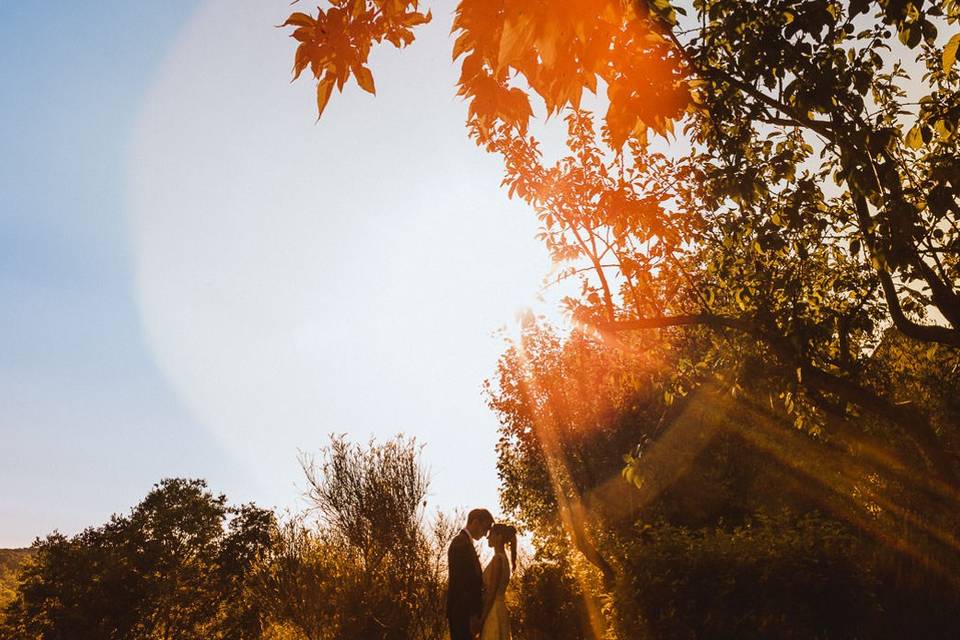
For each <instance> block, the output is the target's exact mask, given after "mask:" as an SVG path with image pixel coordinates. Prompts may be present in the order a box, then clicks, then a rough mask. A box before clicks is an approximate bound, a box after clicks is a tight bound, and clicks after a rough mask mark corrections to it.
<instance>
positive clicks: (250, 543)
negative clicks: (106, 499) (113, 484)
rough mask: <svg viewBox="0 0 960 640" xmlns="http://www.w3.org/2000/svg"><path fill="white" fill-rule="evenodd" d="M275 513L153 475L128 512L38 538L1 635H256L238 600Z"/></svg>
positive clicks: (251, 616) (252, 607)
mask: <svg viewBox="0 0 960 640" xmlns="http://www.w3.org/2000/svg"><path fill="white" fill-rule="evenodd" d="M272 522H273V514H272V513H271V512H269V511H264V510H262V509H259V508H257V507H255V506H253V505H243V506H241V507H230V506H228V505H227V503H226V498H225V497H224V496H222V495H221V496H214V495H213V494H211V493H210V492H209V491H208V490H207V487H206V483H205V482H204V481H202V480H184V479H168V480H163V481H161V482H160V483H159V484H158V485H156V486H154V488H153V489H152V490H151V491H150V493H149V494H147V496H146V497H145V498H144V499H143V501H142V502H141V503H140V504H139V505H137V506H136V507H134V508H133V509H132V510H131V512H130V515H129V516H119V515H115V516H113V517H112V518H111V519H110V521H109V522H108V523H107V524H105V525H103V526H101V527H91V528H88V529H86V530H85V531H83V532H82V533H80V534H78V535H76V536H74V537H72V538H68V537H66V536H63V535H62V534H59V533H53V534H51V535H49V536H47V538H45V539H43V540H39V539H38V540H37V541H36V542H35V543H34V544H33V547H32V552H33V555H32V557H31V558H30V560H28V561H27V563H26V565H25V566H24V567H23V568H22V569H21V571H20V574H19V582H18V584H17V595H16V598H15V599H14V601H13V602H12V603H11V604H10V605H8V606H7V609H6V614H7V615H6V621H5V624H6V628H5V629H4V637H9V638H24V639H25V638H43V639H44V640H52V639H56V638H90V639H96V638H111V639H114V638H155V639H158V640H159V639H170V638H177V639H189V638H228V637H229V638H240V639H243V638H256V637H259V634H260V615H259V611H258V604H257V603H256V602H249V601H245V600H244V599H243V595H244V589H245V584H246V580H247V578H248V575H249V573H250V571H251V568H252V566H253V564H254V562H255V561H256V560H257V559H258V557H259V556H260V555H261V554H262V553H263V552H264V551H265V549H266V547H267V545H268V544H269V531H270V526H271V524H272Z"/></svg>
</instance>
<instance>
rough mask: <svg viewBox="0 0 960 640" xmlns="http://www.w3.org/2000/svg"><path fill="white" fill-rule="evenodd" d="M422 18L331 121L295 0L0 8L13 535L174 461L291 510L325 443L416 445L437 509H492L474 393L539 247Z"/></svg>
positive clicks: (0, 515)
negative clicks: (479, 142) (289, 22)
mask: <svg viewBox="0 0 960 640" xmlns="http://www.w3.org/2000/svg"><path fill="white" fill-rule="evenodd" d="M431 8H432V9H433V13H434V16H435V20H434V23H433V24H431V25H429V26H428V27H426V28H424V29H422V30H421V31H420V33H419V35H418V41H417V42H416V43H414V45H413V46H412V47H410V48H409V49H408V50H406V51H403V52H397V51H393V50H377V51H375V52H374V55H373V57H372V60H371V63H372V66H373V69H374V73H375V76H376V78H377V88H378V95H377V96H376V97H375V98H374V97H372V96H369V95H367V94H365V93H363V92H362V91H360V90H359V89H357V88H356V87H348V88H347V89H346V90H345V92H344V94H343V95H334V97H333V99H332V100H331V103H330V105H329V106H328V108H327V112H326V113H325V114H324V118H323V120H322V121H321V122H320V123H319V124H314V119H315V116H314V113H313V109H314V106H313V100H312V87H311V86H310V85H309V83H308V82H299V83H296V84H290V83H289V66H290V59H291V56H292V47H291V42H290V40H289V39H288V38H286V34H285V33H283V32H282V31H281V30H278V29H276V28H274V26H273V25H276V24H279V23H280V22H281V21H282V20H283V18H284V17H285V15H286V13H288V12H289V11H290V8H289V6H288V3H287V2H286V0H207V1H206V2H202V3H201V2H178V1H167V2H163V3H130V2H107V1H99V2H96V3H76V2H44V3H39V2H29V3H13V2H5V1H2V0H0V83H2V86H3V87H4V89H3V91H2V93H0V143H2V149H3V154H2V155H0V194H2V199H0V261H2V263H0V295H2V299H3V304H2V306H0V398H2V402H0V487H2V489H0V546H19V545H25V544H28V543H29V542H30V541H31V540H32V539H33V537H35V536H37V535H45V534H46V533H48V532H50V531H51V530H53V529H55V528H56V529H60V530H61V531H64V532H66V533H73V532H75V531H77V530H79V529H80V528H82V527H83V526H86V525H92V524H97V523H99V522H102V521H104V520H105V519H106V518H107V517H108V516H109V514H110V513H113V512H117V511H125V510H126V509H127V508H129V507H130V506H131V505H132V504H134V503H135V502H136V501H137V500H138V499H139V498H140V497H141V496H143V495H144V494H145V492H146V491H147V490H148V489H149V487H150V485H151V484H153V483H154V482H156V481H158V480H159V479H160V478H162V477H168V476H199V477H204V478H207V479H208V481H209V482H210V484H211V486H212V487H213V488H214V489H215V490H217V491H223V492H225V493H226V494H227V495H228V497H230V498H231V499H233V500H237V501H240V500H242V501H247V500H255V501H257V502H259V503H261V504H264V505H269V506H276V507H279V508H287V507H289V508H294V509H296V508H300V507H302V503H300V502H299V501H298V497H297V496H298V493H297V482H298V480H299V471H298V468H297V463H296V456H297V450H306V451H310V450H315V449H316V448H317V447H319V446H321V445H322V444H323V442H324V441H325V438H326V435H327V434H329V433H347V434H349V435H350V436H351V437H352V438H354V439H355V440H359V441H365V440H366V439H367V438H368V437H371V436H374V437H378V438H387V437H390V436H391V435H393V434H395V433H398V432H403V433H406V434H408V435H413V436H416V437H417V438H418V439H419V440H420V441H421V442H424V443H425V444H426V448H425V450H424V460H425V462H426V464H427V465H428V466H429V468H430V470H431V471H432V473H433V477H434V483H433V496H432V497H433V499H434V504H436V505H437V506H439V507H442V508H452V507H471V506H476V505H478V504H484V505H487V506H491V507H492V508H494V509H495V506H496V504H495V503H496V472H495V466H494V463H495V459H494V452H493V445H494V443H495V442H496V427H497V425H496V421H495V418H494V417H493V416H492V415H491V414H490V412H489V411H488V410H487V409H486V407H485V403H484V400H483V397H482V394H481V392H480V387H481V384H482V381H483V379H484V378H485V377H487V376H489V375H491V373H492V372H493V369H494V366H495V362H496V358H497V355H498V354H499V352H500V350H501V349H502V346H503V344H502V339H501V338H498V337H496V336H495V335H493V334H494V332H495V331H496V330H497V329H498V328H499V327H502V326H515V313H516V312H517V311H519V310H521V309H523V308H525V307H527V306H528V305H533V306H534V308H535V309H536V310H538V311H539V310H541V307H538V306H537V305H542V303H538V302H536V301H535V293H536V291H537V289H538V288H539V285H540V279H541V278H542V276H543V275H545V274H546V272H547V271H548V270H549V261H548V260H547V259H546V256H545V253H544V251H543V249H542V247H540V246H539V244H538V243H537V242H536V241H535V240H534V239H533V235H534V232H535V226H536V225H535V220H534V219H533V216H532V215H530V212H529V211H527V210H526V209H524V207H523V206H521V205H519V204H518V203H516V202H509V201H508V200H507V199H506V197H505V195H504V194H503V193H502V192H500V191H499V190H498V189H497V185H498V184H499V181H500V175H501V171H502V167H501V165H500V164H499V162H498V161H497V160H496V159H495V158H492V157H489V156H486V155H484V154H483V153H481V152H480V151H479V150H477V149H476V148H475V147H474V146H473V145H472V143H471V142H470V141H469V140H467V137H466V134H465V130H464V128H463V119H464V113H465V107H464V105H463V104H462V102H460V101H459V100H457V99H456V98H455V97H454V93H455V89H454V82H455V80H456V77H457V70H456V68H455V66H454V65H453V64H451V62H450V57H449V51H450V41H449V37H448V33H449V26H450V12H451V9H452V3H451V2H442V1H439V2H435V3H432V5H431ZM225 15H229V16H230V19H229V20H224V19H223V16H225ZM548 142H549V141H548ZM542 308H543V309H546V310H547V312H549V310H550V309H552V308H553V307H552V305H551V304H549V303H547V304H546V306H545V307H542Z"/></svg>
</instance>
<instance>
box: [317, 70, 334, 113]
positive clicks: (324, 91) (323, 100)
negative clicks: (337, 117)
mask: <svg viewBox="0 0 960 640" xmlns="http://www.w3.org/2000/svg"><path fill="white" fill-rule="evenodd" d="M332 91H333V78H332V77H331V76H330V75H327V76H325V77H324V78H323V80H321V81H320V82H318V83H317V120H319V119H320V116H322V115H323V110H324V109H325V108H326V107H327V102H328V101H329V100H330V93H331V92H332Z"/></svg>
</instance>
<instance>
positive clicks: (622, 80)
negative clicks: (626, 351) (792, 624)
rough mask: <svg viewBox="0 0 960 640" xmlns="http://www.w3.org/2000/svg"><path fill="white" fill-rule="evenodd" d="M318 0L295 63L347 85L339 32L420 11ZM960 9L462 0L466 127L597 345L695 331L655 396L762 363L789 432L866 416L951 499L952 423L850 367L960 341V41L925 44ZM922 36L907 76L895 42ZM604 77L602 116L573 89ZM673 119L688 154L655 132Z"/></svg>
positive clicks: (356, 44) (846, 424)
mask: <svg viewBox="0 0 960 640" xmlns="http://www.w3.org/2000/svg"><path fill="white" fill-rule="evenodd" d="M332 5H333V6H332V7H331V8H330V9H329V10H328V11H326V12H325V11H324V10H322V9H321V10H319V12H318V15H317V18H312V17H310V16H307V15H306V14H294V16H291V20H292V21H293V22H290V24H292V25H294V26H296V27H297V29H296V31H295V32H294V37H295V38H296V39H297V40H298V41H299V42H300V43H301V44H300V46H299V47H298V57H297V59H298V62H297V65H296V67H295V71H296V70H302V69H303V68H305V66H306V65H308V64H309V65H312V70H313V72H314V74H315V76H317V77H321V76H322V78H326V77H328V75H322V74H334V75H336V77H337V78H348V77H349V74H348V73H345V72H344V71H343V69H345V68H347V67H344V60H349V59H350V57H349V55H347V54H345V53H343V52H342V51H341V50H340V49H337V48H336V47H334V46H333V43H342V42H345V41H343V40H342V39H341V38H340V34H341V33H342V34H347V33H349V34H351V35H350V38H348V41H349V43H348V44H346V45H344V46H345V47H346V50H351V48H359V49H360V50H361V51H364V49H363V47H364V46H366V45H365V44H364V43H367V44H368V43H369V42H370V39H368V38H366V37H365V36H362V35H357V34H358V33H360V32H358V31H353V30H352V29H353V26H352V25H354V24H355V23H356V24H363V23H364V22H363V21H364V20H368V19H369V16H375V15H379V13H381V12H382V11H383V7H387V6H389V7H391V8H392V9H391V11H393V10H395V11H401V9H400V8H399V7H401V5H402V6H404V7H406V9H409V10H411V11H414V10H416V8H417V6H418V5H417V3H415V2H407V3H403V2H399V3H392V2H381V1H373V0H366V1H364V0H340V1H337V2H333V3H332ZM406 9H405V10H406ZM331 14H333V15H335V16H337V18H336V20H340V21H342V22H336V24H337V25H338V26H337V27H336V28H335V30H331V29H333V27H331V26H330V20H331V18H330V15H331ZM688 14H689V17H687V15H688ZM862 14H866V16H864V15H862ZM405 15H406V14H405ZM958 18H960V5H958V4H957V3H956V2H954V1H953V0H946V1H943V2H929V1H924V0H921V1H917V2H906V1H905V0H876V1H868V0H863V1H859V2H853V3H850V4H849V5H846V6H845V5H843V4H841V3H837V2H832V1H829V0H779V1H777V2H774V3H769V2H764V3H743V2H735V1H733V0H697V1H695V2H692V3H691V4H689V5H687V6H685V7H681V6H673V5H671V4H670V3H669V2H668V1H667V0H655V1H652V2H645V1H637V2H620V1H619V0H607V1H604V2H587V1H578V2H565V3H563V4H562V6H557V5H556V3H554V4H544V3H540V2H535V1H533V0H514V1H511V2H507V1H505V0H503V1H500V2H487V1H485V0H463V1H462V2H460V3H459V4H458V5H457V10H456V14H455V19H454V24H453V27H454V32H455V36H456V39H455V42H454V45H453V54H454V57H455V58H462V75H461V78H460V82H459V92H460V94H461V95H463V96H464V97H465V98H466V99H467V100H468V101H469V111H468V112H469V116H468V121H467V129H468V131H469V133H470V135H471V136H472V137H473V138H474V139H475V140H476V141H477V142H478V143H479V144H480V145H481V146H482V147H483V148H485V149H486V150H488V151H491V152H495V153H499V154H501V155H502V157H503V159H504V162H505V170H506V177H505V180H504V185H505V186H507V187H508V188H509V193H510V194H511V195H516V196H518V197H520V198H522V199H524V200H525V201H526V202H528V203H529V204H530V205H531V206H532V207H533V208H534V210H535V211H536V213H537V215H538V217H539V219H540V220H541V222H542V223H543V231H542V234H541V237H542V238H543V240H544V241H545V243H546V244H547V246H548V248H549V249H550V251H551V253H552V255H553V257H554V260H555V261H557V262H559V263H567V264H569V265H570V268H569V269H568V270H567V271H565V272H564V273H563V274H562V276H563V277H567V276H574V275H577V276H579V277H581V278H582V297H581V298H580V299H578V300H568V304H569V307H570V310H571V311H572V312H573V314H574V317H575V318H576V319H577V320H578V321H580V322H582V323H585V324H588V325H590V326H593V327H595V328H596V329H597V330H599V331H600V332H601V333H602V334H605V335H606V336H607V338H608V339H611V340H623V338H620V337H617V334H622V333H623V332H633V331H638V330H643V331H649V330H660V331H663V330H667V329H669V328H672V327H680V328H683V329H685V330H686V331H687V332H688V333H691V334H696V336H695V337H694V338H692V339H695V340H701V339H705V340H707V341H708V343H709V348H708V349H707V350H705V351H704V352H702V353H701V360H700V361H698V362H692V361H691V362H688V363H680V364H683V365H684V366H681V367H680V368H679V370H678V372H677V375H676V377H675V379H674V380H673V381H672V382H671V383H670V384H668V385H666V387H665V389H664V391H665V393H666V394H668V396H669V397H677V396H679V395H682V394H683V393H685V392H687V391H689V390H690V389H691V388H693V387H695V386H696V385H697V384H699V383H700V382H702V381H703V379H704V376H705V375H708V374H711V373H712V374H715V375H719V374H722V375H724V376H725V378H724V380H723V381H722V382H723V383H724V384H725V385H726V386H728V387H729V388H731V389H734V390H736V389H737V388H738V385H739V382H738V381H739V380H740V379H741V377H742V375H743V374H744V369H743V366H744V365H746V364H747V363H751V362H754V361H759V362H761V363H762V364H763V366H764V367H765V370H766V371H767V373H768V376H769V380H770V382H771V384H770V385H769V386H768V388H765V389H764V390H763V391H768V390H769V392H770V393H772V394H773V395H774V396H775V397H777V401H778V403H779V404H780V405H781V407H782V408H783V409H784V410H785V411H787V412H788V413H790V414H791V415H792V416H793V419H794V422H795V423H796V424H797V426H800V427H802V428H807V429H810V430H813V431H818V432H824V433H827V434H830V435H835V436H836V437H838V438H840V439H841V440H842V439H844V438H846V439H847V440H850V439H851V438H852V439H853V440H856V438H854V436H855V435H858V434H857V433H856V429H855V428H853V427H851V423H853V422H856V417H857V416H858V415H860V414H869V415H870V416H871V417H872V420H873V421H874V422H878V423H880V424H885V425H887V426H888V427H889V428H893V429H896V430H897V431H898V432H899V434H900V435H899V439H900V440H901V441H903V443H904V444H905V445H906V447H908V449H907V450H906V451H904V450H903V448H902V447H900V448H899V449H898V450H896V451H893V452H891V455H897V456H902V455H906V456H907V457H908V458H910V459H911V462H915V463H916V464H917V465H918V467H919V468H921V469H923V470H924V472H923V473H922V474H920V476H919V478H920V481H921V482H926V483H927V484H928V485H929V488H930V490H931V491H941V492H942V491H946V492H947V493H951V494H952V493H955V492H956V491H957V489H958V488H960V480H958V477H960V472H958V465H957V460H956V457H955V456H952V455H950V454H949V453H947V452H946V451H945V449H944V447H943V443H942V441H941V435H942V432H943V429H944V428H949V426H950V425H946V426H944V425H939V424H936V422H935V421H934V422H932V421H931V418H930V416H927V415H924V413H923V412H922V411H921V410H919V409H918V407H916V406H914V405H912V404H909V403H907V404H903V403H901V402H897V401H896V400H894V399H893V398H892V397H891V394H890V393H889V391H890V390H889V389H884V388H878V387H877V386H875V385H874V384H872V383H871V381H870V380H869V379H867V378H866V377H865V376H864V369H865V367H866V363H867V361H868V359H869V355H870V353H871V351H872V349H873V348H874V347H876V345H877V344H878V343H879V341H880V337H881V331H882V329H883V328H884V327H886V326H889V325H893V326H895V327H896V328H897V329H898V330H899V331H900V332H901V333H903V334H904V335H905V336H907V337H909V338H911V339H913V340H916V341H919V342H920V343H923V344H926V345H929V348H930V349H934V348H935V347H939V348H941V349H944V350H945V351H946V352H952V351H951V350H953V349H955V348H956V347H957V346H958V345H960V324H958V323H960V297H958V293H957V286H958V278H960V271H958V268H960V267H958V261H957V260H956V257H955V256H956V255H957V254H958V252H957V247H958V246H960V245H958V244H957V243H958V237H960V236H958V234H960V225H958V222H960V220H958V214H960V204H958V196H960V184H958V183H957V178H956V176H957V175H960V156H958V146H957V141H958V139H960V134H957V133H956V129H957V116H958V114H960V97H958V92H957V89H958V79H960V75H958V72H957V69H956V68H955V65H954V60H955V57H956V45H957V42H958V38H957V37H953V38H949V42H947V38H945V37H941V38H939V39H938V34H939V33H943V32H945V31H946V29H945V27H950V26H955V25H956V23H957V20H958ZM411 19H412V18H411ZM938 25H939V29H938ZM358 28H359V27H358ZM363 33H366V32H363ZM373 39H375V38H373ZM408 41H409V38H405V39H404V41H403V42H404V43H406V42H408ZM608 45H610V46H608ZM913 50H916V51H919V53H918V61H919V63H920V64H922V65H923V66H924V67H925V69H926V73H925V74H924V76H923V78H922V79H919V78H910V77H909V76H908V74H907V73H906V72H905V71H904V67H903V65H902V64H901V63H900V62H899V61H898V60H897V59H896V57H895V56H903V55H907V54H908V53H910V52H911V51H913ZM887 51H891V52H892V53H890V54H887V53H886V52H887ZM558 52H562V54H561V53H558ZM363 59H364V60H365V57H364V58H363ZM348 66H349V65H348ZM351 68H352V67H351ZM358 81H360V78H359V76H358ZM322 82H323V80H322V79H321V83H322ZM911 82H912V84H911ZM604 85H605V86H606V102H607V105H608V106H607V109H606V112H605V115H604V118H603V125H602V127H600V128H599V131H598V129H597V127H596V126H595V124H594V119H593V117H592V116H591V115H590V114H589V113H588V112H587V111H586V110H585V109H584V108H583V104H582V100H583V94H584V91H585V90H586V91H597V90H598V89H599V88H602V87H603V86H604ZM533 97H537V98H539V99H540V100H542V104H543V109H544V112H545V115H550V114H554V113H558V112H562V113H565V116H564V119H565V121H566V124H567V127H568V139H569V148H570V155H569V156H567V157H565V158H563V159H561V160H560V161H559V162H558V163H556V164H555V165H553V166H549V167H548V166H544V165H543V164H542V162H541V155H540V151H539V145H538V142H537V140H536V139H535V138H533V137H532V136H530V135H528V133H527V124H528V122H529V119H530V117H531V115H532V109H531V104H532V103H531V98H533ZM914 105H917V106H916V108H914ZM905 119H909V121H908V122H904V120H905ZM677 129H682V130H683V131H684V134H685V136H686V140H685V142H687V143H689V145H688V144H678V145H675V147H674V148H668V152H667V153H660V152H656V151H654V150H653V148H652V147H651V146H650V133H651V132H653V133H655V134H658V135H660V136H662V137H665V138H666V139H667V140H668V141H669V140H670V139H676V138H673V135H674V132H675V131H676V130H677ZM681 141H683V139H681ZM818 156H819V158H818ZM831 182H832V183H833V186H828V185H829V184H830V183H831ZM700 336H704V337H700ZM731 362H734V363H736V364H737V365H738V366H727V365H728V364H729V363H731ZM704 365H706V366H704ZM856 446H859V445H856V444H855V443H854V445H852V446H851V447H850V448H851V452H852V451H853V449H855V448H856ZM936 487H941V488H942V487H949V489H946V490H943V489H937V488H936ZM950 506H951V508H952V505H950Z"/></svg>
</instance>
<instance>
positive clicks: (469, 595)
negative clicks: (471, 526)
mask: <svg viewBox="0 0 960 640" xmlns="http://www.w3.org/2000/svg"><path fill="white" fill-rule="evenodd" d="M447 570H448V572H449V574H448V580H447V618H449V619H451V620H469V619H470V617H471V616H479V615H480V614H482V613H483V569H481V568H480V558H478V557H477V550H476V549H474V548H473V542H472V541H471V540H470V536H469V535H468V534H467V532H466V531H461V532H460V533H458V534H457V536H456V537H455V538H454V539H453V541H452V542H451V543H450V548H449V549H448V550H447Z"/></svg>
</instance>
